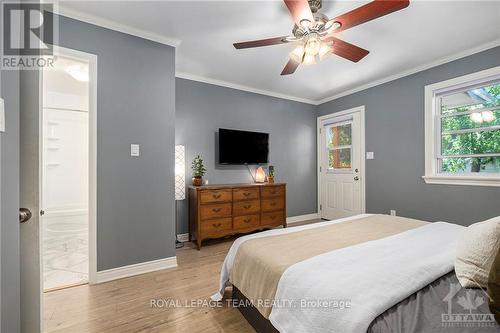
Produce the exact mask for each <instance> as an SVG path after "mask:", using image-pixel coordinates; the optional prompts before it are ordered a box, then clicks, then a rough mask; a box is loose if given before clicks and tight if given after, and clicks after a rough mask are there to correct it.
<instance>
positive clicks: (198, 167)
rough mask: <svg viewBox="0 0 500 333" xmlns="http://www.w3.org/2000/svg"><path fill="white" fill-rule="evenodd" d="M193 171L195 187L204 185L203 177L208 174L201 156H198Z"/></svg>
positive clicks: (192, 166) (192, 165)
mask: <svg viewBox="0 0 500 333" xmlns="http://www.w3.org/2000/svg"><path fill="white" fill-rule="evenodd" d="M191 170H193V185H194V186H200V185H202V184H203V180H202V178H203V176H204V175H205V173H206V172H207V169H206V168H205V166H204V165H203V160H202V159H201V157H200V155H197V156H196V157H195V158H194V160H193V163H192V164H191Z"/></svg>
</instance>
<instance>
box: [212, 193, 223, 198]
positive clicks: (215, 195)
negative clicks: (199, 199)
mask: <svg viewBox="0 0 500 333" xmlns="http://www.w3.org/2000/svg"><path fill="white" fill-rule="evenodd" d="M212 196H213V197H214V199H219V198H220V196H221V194H220V193H217V194H213V195H212Z"/></svg>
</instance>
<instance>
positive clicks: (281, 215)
mask: <svg viewBox="0 0 500 333" xmlns="http://www.w3.org/2000/svg"><path fill="white" fill-rule="evenodd" d="M284 222H285V212H284V211H277V212H272V213H262V215H261V217H260V225H262V226H277V225H283V224H284Z"/></svg>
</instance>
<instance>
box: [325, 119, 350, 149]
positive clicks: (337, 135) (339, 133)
mask: <svg viewBox="0 0 500 333" xmlns="http://www.w3.org/2000/svg"><path fill="white" fill-rule="evenodd" d="M351 133H352V124H351V123H343V124H339V125H335V126H331V127H327V131H326V140H327V141H326V142H327V145H326V146H327V147H328V148H329V149H332V148H335V147H340V146H350V145H351V144H352V135H351Z"/></svg>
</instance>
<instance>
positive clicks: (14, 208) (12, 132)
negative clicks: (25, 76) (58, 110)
mask: <svg viewBox="0 0 500 333" xmlns="http://www.w3.org/2000/svg"><path fill="white" fill-rule="evenodd" d="M1 92H2V93H1V96H2V97H3V98H4V100H5V118H6V119H5V122H6V131H5V133H0V140H1V141H0V143H1V148H0V150H1V155H0V162H1V168H0V170H1V173H0V182H1V187H0V192H1V193H0V198H1V201H0V220H1V225H0V236H1V239H0V244H1V249H0V253H1V257H0V259H1V274H0V282H1V317H2V322H1V328H0V331H1V332H6V333H10V332H18V331H19V330H20V322H19V318H20V299H19V297H20V286H19V278H20V277H19V273H20V271H19V220H18V209H19V72H17V71H10V70H9V71H2V73H1Z"/></svg>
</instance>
